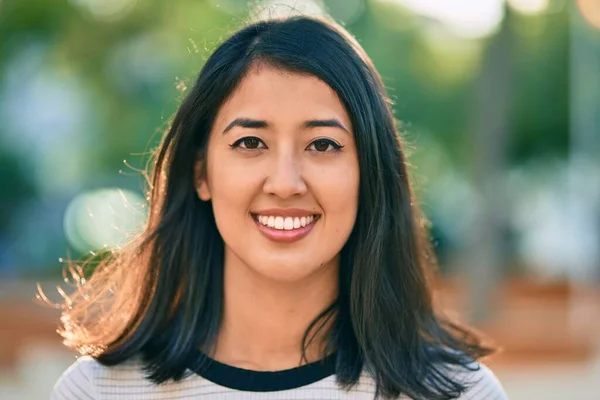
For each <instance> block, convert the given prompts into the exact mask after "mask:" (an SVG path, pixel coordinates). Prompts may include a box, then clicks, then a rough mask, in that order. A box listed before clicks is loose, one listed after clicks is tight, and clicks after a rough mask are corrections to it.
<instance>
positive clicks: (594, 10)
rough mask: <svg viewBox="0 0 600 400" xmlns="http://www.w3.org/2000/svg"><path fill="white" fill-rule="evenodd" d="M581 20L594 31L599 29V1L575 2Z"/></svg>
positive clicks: (581, 0)
mask: <svg viewBox="0 0 600 400" xmlns="http://www.w3.org/2000/svg"><path fill="white" fill-rule="evenodd" d="M577 5H578V6H579V11H580V12H581V15H582V16H583V18H584V19H585V20H586V21H587V22H588V23H589V24H590V25H591V26H592V27H593V28H595V29H600V1H598V0H577Z"/></svg>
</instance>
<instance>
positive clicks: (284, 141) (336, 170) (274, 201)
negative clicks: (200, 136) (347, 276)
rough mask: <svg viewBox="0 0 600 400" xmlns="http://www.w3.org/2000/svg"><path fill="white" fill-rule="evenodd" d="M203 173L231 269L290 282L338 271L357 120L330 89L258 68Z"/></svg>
mask: <svg viewBox="0 0 600 400" xmlns="http://www.w3.org/2000/svg"><path fill="white" fill-rule="evenodd" d="M200 168H201V167H200V163H198V165H197V169H196V174H197V177H199V178H198V181H199V182H200V184H199V187H198V194H199V196H200V198H201V199H202V200H211V202H212V207H213V212H214V215H215V220H216V224H217V228H218V230H219V232H220V234H221V236H222V237H223V240H224V242H225V259H226V263H230V262H234V263H236V264H240V265H243V266H244V267H245V268H248V269H249V270H250V271H251V272H253V273H256V274H258V275H260V276H262V277H266V278H268V279H272V280H276V281H285V282H293V281H298V280H301V279H304V278H307V277H310V276H312V275H313V274H315V273H318V272H319V271H323V269H330V268H336V267H337V266H338V260H339V253H340V251H341V249H342V247H343V245H344V244H345V243H346V241H347V239H348V237H349V235H350V232H351V231H352V227H353V226H354V221H355V219H356V212H357V208H358V191H359V168H358V157H357V153H356V146H355V143H354V138H353V134H352V126H351V124H350V118H349V116H348V114H347V112H346V110H345V108H344V106H343V105H342V103H341V102H340V100H339V99H338V97H337V95H336V93H335V92H334V91H333V90H332V89H331V88H330V87H329V86H328V85H327V84H326V83H324V82H322V81H321V80H319V79H317V78H315V77H313V76H310V75H304V74H296V73H290V72H286V71H282V70H280V69H276V68H273V67H268V66H264V65H263V66H261V67H254V68H252V69H251V70H250V71H249V72H248V74H247V75H246V77H245V78H244V79H243V80H242V81H241V83H240V85H239V87H238V88H237V89H236V90H235V91H234V93H233V94H232V95H231V96H230V98H229V99H228V100H227V101H226V102H225V103H224V104H223V105H222V107H221V108H220V110H219V112H218V114H217V116H216V119H215V122H214V124H213V127H212V130H211V132H210V139H209V142H208V150H207V160H206V171H204V174H203V173H202V171H200Z"/></svg>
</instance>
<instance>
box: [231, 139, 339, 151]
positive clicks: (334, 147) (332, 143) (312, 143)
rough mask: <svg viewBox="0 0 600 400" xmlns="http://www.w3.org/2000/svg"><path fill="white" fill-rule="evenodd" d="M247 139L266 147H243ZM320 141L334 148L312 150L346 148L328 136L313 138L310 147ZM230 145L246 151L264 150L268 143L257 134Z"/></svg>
mask: <svg viewBox="0 0 600 400" xmlns="http://www.w3.org/2000/svg"><path fill="white" fill-rule="evenodd" d="M247 140H257V141H259V142H260V144H262V145H263V146H264V147H257V148H251V149H250V148H247V147H241V145H242V143H244V142H245V141H247ZM319 142H324V143H326V144H328V145H329V146H331V147H332V148H333V150H325V151H318V150H316V149H315V150H311V151H314V152H316V153H337V152H339V151H340V150H341V149H343V148H344V146H343V145H341V144H338V143H336V142H334V141H333V140H331V139H326V138H322V139H316V140H313V141H312V142H311V143H310V145H309V146H308V147H311V146H314V145H315V143H319ZM229 146H230V147H231V148H232V149H240V150H244V151H257V150H264V149H266V148H267V147H266V145H265V144H264V142H263V141H262V140H260V139H259V138H257V137H255V136H245V137H243V138H240V139H238V140H236V141H235V142H233V143H232V144H230V145H229Z"/></svg>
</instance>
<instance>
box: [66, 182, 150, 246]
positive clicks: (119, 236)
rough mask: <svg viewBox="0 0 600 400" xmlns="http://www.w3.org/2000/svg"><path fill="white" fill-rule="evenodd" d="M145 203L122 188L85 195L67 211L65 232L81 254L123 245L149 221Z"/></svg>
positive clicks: (134, 194) (79, 197)
mask: <svg viewBox="0 0 600 400" xmlns="http://www.w3.org/2000/svg"><path fill="white" fill-rule="evenodd" d="M143 203H144V199H143V198H142V197H141V196H140V195H139V194H137V193H135V192H132V191H129V190H123V189H118V188H106V189H99V190H93V191H90V192H85V193H83V194H81V195H79V196H77V197H75V198H74V199H73V200H72V201H71V203H69V205H68V207H67V211H66V212H65V217H64V230H65V235H66V237H67V240H68V241H69V243H70V244H71V245H72V246H73V247H74V248H75V249H77V250H78V251H81V252H85V251H89V250H96V249H100V248H114V247H118V246H120V245H122V244H123V243H125V242H126V241H127V240H128V239H131V237H132V235H134V234H135V233H137V232H139V229H140V228H141V227H142V224H143V223H144V220H145V213H144V211H143V210H144V209H143V208H142V205H143Z"/></svg>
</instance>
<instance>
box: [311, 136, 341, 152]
mask: <svg viewBox="0 0 600 400" xmlns="http://www.w3.org/2000/svg"><path fill="white" fill-rule="evenodd" d="M342 147H344V146H341V145H339V144H337V143H336V142H334V141H333V140H330V139H317V140H315V141H314V142H312V143H311V144H310V146H308V148H309V149H310V150H312V151H317V152H319V153H325V152H328V151H338V150H340V149H341V148H342Z"/></svg>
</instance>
